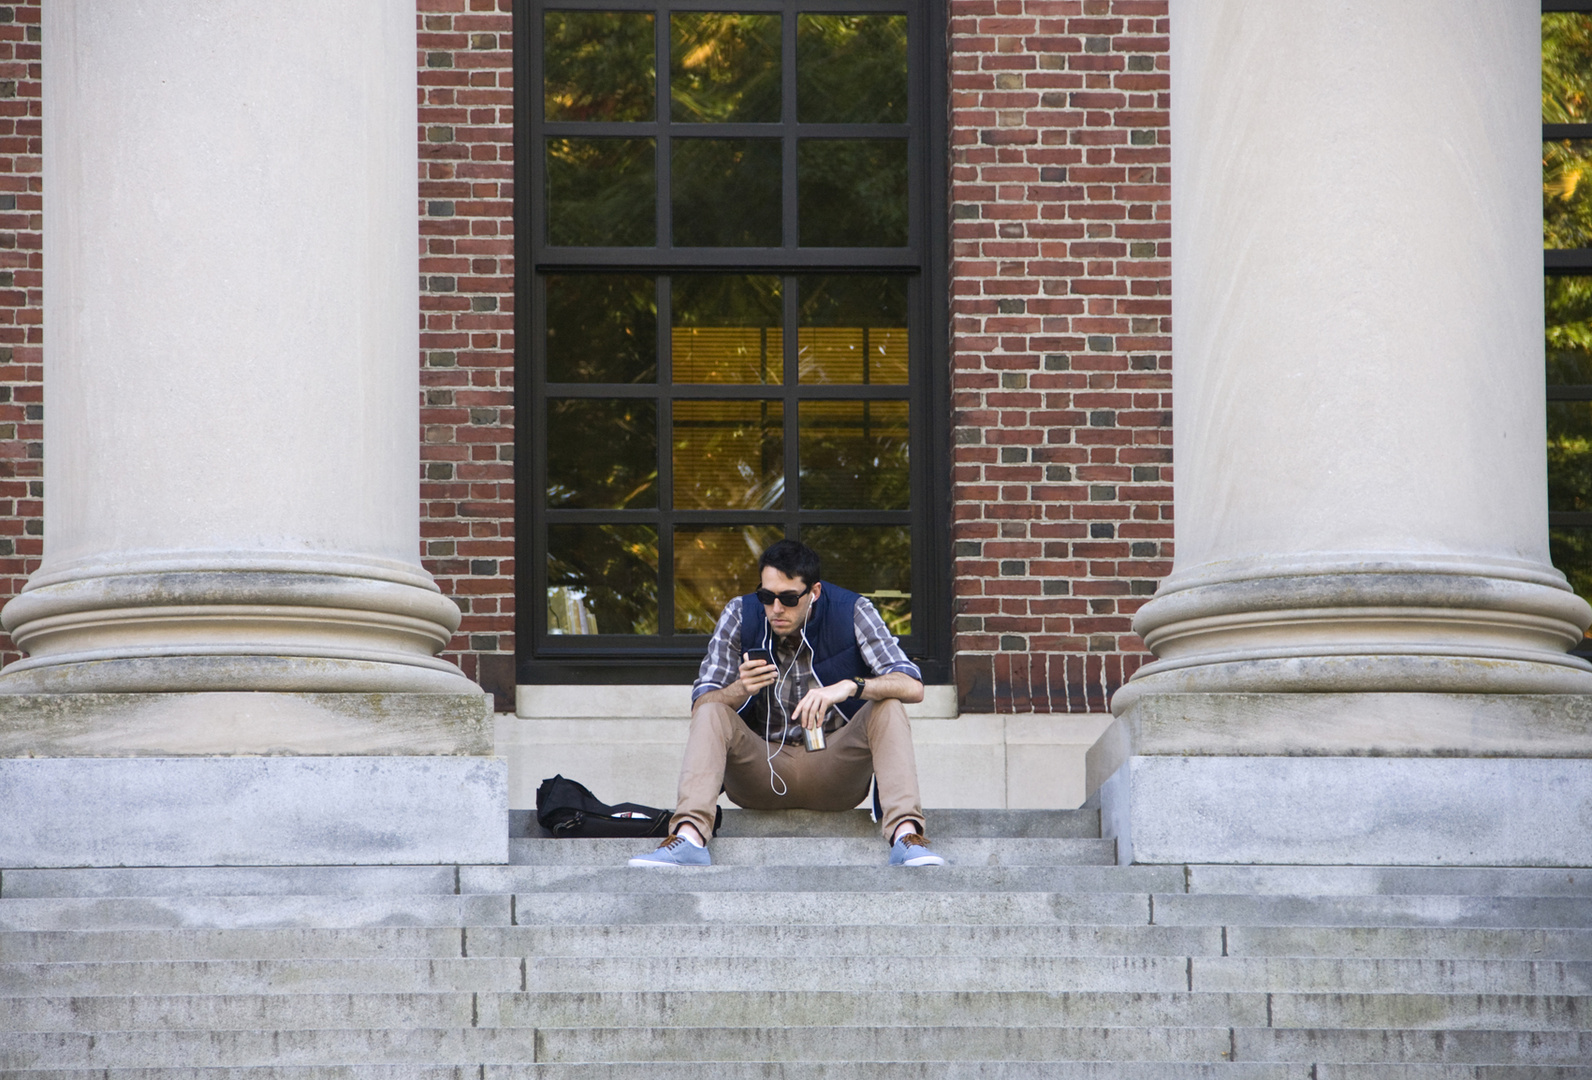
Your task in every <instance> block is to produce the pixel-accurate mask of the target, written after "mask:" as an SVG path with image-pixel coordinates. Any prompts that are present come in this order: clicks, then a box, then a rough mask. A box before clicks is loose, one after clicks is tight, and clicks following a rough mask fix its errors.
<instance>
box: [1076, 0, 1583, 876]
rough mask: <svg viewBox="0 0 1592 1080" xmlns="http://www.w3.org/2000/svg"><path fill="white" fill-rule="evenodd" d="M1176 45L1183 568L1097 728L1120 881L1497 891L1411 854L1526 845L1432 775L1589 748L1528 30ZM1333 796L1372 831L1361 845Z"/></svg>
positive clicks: (1484, 19)
mask: <svg viewBox="0 0 1592 1080" xmlns="http://www.w3.org/2000/svg"><path fill="white" fill-rule="evenodd" d="M1171 27H1172V55H1171V65H1172V98H1171V111H1172V184H1173V188H1172V237H1173V239H1172V253H1173V264H1172V266H1173V278H1172V297H1173V357H1174V369H1173V372H1174V373H1173V380H1174V389H1173V410H1174V413H1173V419H1174V440H1173V442H1174V454H1175V461H1176V479H1175V483H1174V499H1175V507H1176V538H1177V551H1176V559H1175V562H1174V567H1173V572H1172V574H1171V576H1170V577H1169V578H1168V579H1167V580H1166V581H1165V582H1164V583H1163V585H1162V587H1161V589H1160V591H1159V592H1158V593H1157V594H1156V596H1155V598H1154V599H1153V600H1152V601H1150V602H1149V603H1148V604H1146V605H1145V606H1144V608H1143V609H1142V610H1141V611H1140V612H1139V614H1138V616H1137V618H1136V619H1135V621H1134V628H1135V629H1136V630H1137V631H1138V632H1139V633H1140V634H1141V635H1142V636H1143V637H1144V639H1145V641H1146V643H1147V644H1148V645H1149V647H1150V649H1151V650H1152V651H1153V652H1155V654H1156V656H1157V657H1158V659H1157V660H1156V661H1155V662H1154V663H1152V664H1150V665H1147V666H1146V667H1144V668H1143V669H1141V670H1140V671H1139V673H1138V674H1137V676H1136V677H1135V678H1134V680H1133V681H1132V682H1130V683H1129V684H1128V685H1127V686H1126V687H1124V688H1123V690H1122V691H1121V692H1120V693H1119V694H1118V695H1117V697H1116V699H1115V700H1114V701H1113V709H1114V710H1115V711H1116V712H1117V713H1118V715H1119V716H1121V717H1123V719H1124V721H1125V722H1126V728H1127V731H1128V734H1129V735H1130V736H1131V740H1130V741H1131V753H1132V754H1133V755H1136V756H1134V757H1133V758H1132V765H1133V768H1132V769H1130V770H1127V771H1125V772H1124V773H1123V774H1119V777H1118V780H1119V781H1121V783H1120V784H1119V785H1118V786H1119V788H1120V790H1119V791H1118V793H1117V794H1118V795H1119V796H1120V798H1118V800H1117V801H1118V807H1117V809H1118V811H1121V812H1122V813H1125V814H1126V817H1124V819H1123V820H1125V821H1127V820H1131V831H1132V833H1133V843H1134V846H1135V857H1141V858H1148V859H1149V860H1150V861H1166V860H1177V859H1194V860H1196V861H1198V860H1201V859H1204V858H1212V857H1214V858H1218V859H1220V860H1221V861H1227V859H1228V858H1229V857H1232V858H1236V859H1237V860H1238V861H1307V862H1308V861H1318V860H1320V861H1345V860H1347V861H1354V860H1355V859H1356V858H1363V859H1365V860H1366V861H1384V860H1387V859H1391V860H1393V861H1398V860H1399V859H1400V858H1407V859H1409V860H1411V861H1417V862H1418V861H1437V862H1444V861H1465V860H1467V859H1470V858H1480V859H1487V858H1494V859H1500V858H1501V859H1504V860H1505V861H1507V860H1508V858H1509V857H1510V856H1509V855H1508V852H1507V850H1506V849H1509V848H1510V846H1511V845H1512V844H1514V843H1515V840H1518V839H1519V837H1515V838H1514V839H1509V840H1505V839H1503V838H1501V834H1490V833H1488V832H1487V830H1486V829H1484V828H1481V827H1479V826H1477V824H1476V822H1475V820H1474V816H1473V815H1468V814H1467V815H1460V816H1455V815H1453V814H1448V819H1449V821H1450V824H1451V825H1454V830H1453V832H1452V834H1451V835H1449V836H1447V838H1446V839H1440V838H1434V837H1435V834H1429V833H1425V832H1420V829H1423V828H1425V826H1426V825H1427V824H1429V822H1428V821H1427V820H1426V815H1428V814H1430V815H1431V819H1432V820H1433V821H1435V820H1437V819H1439V818H1442V817H1443V816H1444V815H1445V813H1447V810H1446V809H1445V808H1448V809H1451V808H1452V804H1454V803H1455V801H1456V800H1458V802H1459V804H1461V805H1469V806H1471V807H1473V808H1474V807H1481V806H1484V805H1490V804H1488V803H1487V800H1488V799H1489V798H1492V799H1494V800H1495V801H1496V800H1497V799H1503V800H1504V801H1503V802H1501V803H1498V806H1497V807H1496V809H1498V811H1499V813H1500V814H1507V813H1512V812H1516V811H1520V813H1519V814H1517V817H1516V820H1515V821H1514V822H1513V827H1515V828H1517V829H1526V830H1531V829H1535V828H1537V827H1538V826H1539V825H1540V823H1541V822H1540V815H1539V814H1537V813H1536V811H1535V810H1533V811H1531V812H1525V809H1526V808H1525V807H1524V804H1520V805H1516V803H1514V802H1510V801H1509V800H1510V799H1511V798H1512V797H1513V796H1512V795H1511V793H1510V791H1509V789H1508V786H1507V785H1503V786H1500V784H1499V783H1497V782H1495V781H1492V780H1488V779H1486V777H1485V776H1484V775H1483V774H1484V773H1486V770H1485V769H1482V770H1481V771H1479V772H1478V771H1475V770H1472V771H1473V772H1475V775H1470V774H1469V773H1464V768H1463V767H1461V765H1457V764H1454V763H1455V762H1456V761H1460V760H1462V759H1469V758H1472V757H1474V758H1478V759H1479V758H1481V757H1484V756H1485V757H1497V756H1506V757H1507V756H1522V755H1524V756H1526V757H1532V756H1533V755H1539V756H1540V755H1545V754H1552V755H1555V756H1569V757H1574V756H1578V755H1582V754H1585V753H1587V752H1588V751H1592V740H1589V739H1588V737H1587V736H1586V735H1585V732H1586V730H1587V725H1586V723H1585V721H1586V720H1587V719H1589V718H1592V717H1588V716H1587V715H1585V714H1586V710H1585V709H1584V708H1580V706H1579V702H1580V700H1581V699H1580V698H1578V697H1571V696H1570V695H1581V694H1586V693H1588V692H1592V666H1589V665H1588V664H1586V663H1585V662H1584V661H1582V660H1580V659H1577V658H1575V657H1572V656H1569V655H1567V654H1566V650H1567V649H1568V648H1570V647H1572V646H1574V645H1575V644H1576V643H1577V642H1579V641H1580V640H1581V635H1582V632H1583V631H1584V630H1585V629H1586V627H1587V625H1588V623H1589V622H1592V608H1589V607H1588V605H1587V604H1586V603H1585V602H1584V601H1582V600H1581V599H1579V598H1578V597H1576V596H1575V595H1574V594H1573V593H1572V592H1571V591H1570V589H1569V587H1568V586H1567V585H1566V583H1565V579H1564V576H1563V575H1562V574H1561V573H1559V572H1558V571H1557V570H1555V569H1554V568H1553V567H1552V565H1551V564H1550V562H1549V558H1548V544H1547V499H1546V479H1545V478H1546V461H1545V451H1544V441H1545V440H1544V415H1545V406H1544V392H1543V384H1544V366H1543V336H1542V326H1543V323H1542V319H1543V295H1542V248H1541V245H1542V241H1541V214H1542V210H1541V196H1540V166H1539V150H1540V146H1539V124H1540V105H1539V82H1540V75H1539V70H1540V59H1539V48H1540V45H1539V41H1540V30H1539V23H1538V7H1537V5H1535V4H1531V3H1526V2H1524V0H1521V2H1511V3H1499V2H1497V0H1331V2H1327V0H1291V2H1289V3H1275V2H1273V0H1173V3H1172V10H1171ZM1510 695H1539V696H1540V695H1549V696H1550V697H1551V696H1556V695H1563V696H1562V697H1559V698H1558V699H1557V700H1558V701H1559V703H1560V704H1559V705H1553V704H1551V702H1550V703H1549V704H1542V702H1543V701H1546V700H1549V699H1544V698H1540V697H1538V698H1533V699H1532V701H1534V702H1536V704H1527V703H1526V699H1524V698H1515V697H1511V696H1510ZM1576 709H1579V710H1580V711H1579V712H1576V711H1575V710H1576ZM1566 710H1570V711H1568V712H1567V711H1566ZM1572 713H1574V715H1575V716H1576V717H1578V719H1576V720H1575V721H1574V722H1570V723H1567V722H1566V717H1568V716H1570V715H1571V714H1572ZM1578 732H1579V734H1578ZM1367 755H1376V756H1377V760H1378V761H1381V762H1383V763H1382V764H1376V763H1375V762H1373V761H1371V760H1370V759H1369V758H1368V757H1367ZM1411 757H1415V758H1424V759H1425V760H1423V761H1422V762H1420V763H1419V764H1418V765H1415V764H1412V763H1411V762H1409V761H1408V760H1405V761H1404V762H1403V763H1402V764H1397V765H1396V767H1395V765H1390V764H1388V763H1387V762H1388V761H1389V760H1390V759H1396V758H1404V759H1408V758H1411ZM1439 758H1443V759H1447V760H1448V761H1449V764H1448V765H1443V764H1441V763H1438V762H1437V761H1436V760H1435V759H1439ZM1329 760H1336V761H1340V762H1348V764H1346V765H1344V766H1343V768H1345V769H1347V770H1348V771H1347V772H1346V773H1343V774H1342V775H1339V774H1338V773H1330V769H1331V768H1335V767H1336V766H1329V765H1327V764H1325V763H1326V762H1328V761H1329ZM1312 763H1314V764H1312ZM1473 764H1475V762H1473ZM1585 764H1587V763H1586V762H1581V763H1580V765H1585ZM1577 767H1579V766H1577ZM1555 768H1557V767H1554V768H1548V767H1544V770H1543V771H1542V772H1541V776H1540V777H1539V779H1540V782H1541V783H1542V784H1544V785H1551V784H1553V783H1559V782H1561V781H1563V780H1564V777H1563V776H1561V775H1560V774H1559V772H1556V771H1555ZM1410 769H1414V770H1415V771H1414V772H1413V773H1412V772H1410V771H1409V770H1410ZM1399 770H1404V771H1403V772H1400V771H1399ZM1422 770H1426V771H1424V772H1423V771H1422ZM1433 770H1435V771H1433ZM1445 770H1446V771H1445ZM1495 771H1496V770H1495ZM1329 773H1330V775H1329ZM1462 773H1464V775H1463V776H1462V775H1461V774H1462ZM1129 774H1131V785H1129V784H1128V777H1129ZM1318 774H1319V775H1318ZM1487 775H1488V776H1490V775H1491V774H1487ZM1511 775H1513V774H1511ZM1533 775H1535V774H1533ZM1578 775H1579V774H1578ZM1345 777H1348V779H1345ZM1114 783H1116V781H1114ZM1129 786H1131V791H1132V800H1131V806H1132V809H1131V813H1127V812H1126V811H1123V810H1122V808H1123V807H1126V806H1127V805H1129V801H1128V800H1127V797H1126V792H1127V789H1128V787H1129ZM1327 791H1331V792H1332V793H1333V794H1332V796H1331V798H1330V799H1328V801H1327V802H1326V803H1325V804H1321V803H1319V802H1312V801H1311V800H1312V799H1320V798H1324V797H1325V796H1323V794H1322V793H1323V792H1327ZM1346 795H1347V797H1348V798H1349V799H1350V800H1351V801H1352V800H1356V799H1370V800H1373V801H1374V800H1375V799H1377V798H1386V799H1388V800H1389V801H1388V802H1387V803H1386V806H1385V807H1384V809H1385V811H1386V813H1385V814H1381V815H1380V816H1379V814H1377V813H1368V814H1367V815H1365V816H1364V822H1365V823H1368V824H1366V826H1365V827H1366V833H1365V836H1364V837H1363V839H1364V840H1365V841H1366V842H1365V843H1363V844H1360V845H1359V846H1358V847H1356V846H1355V843H1354V842H1353V840H1352V838H1351V840H1350V841H1344V838H1343V836H1342V830H1343V827H1344V826H1343V822H1344V815H1343V813H1341V812H1340V811H1341V810H1342V809H1343V807H1344V803H1343V799H1344V797H1345V796H1346ZM1107 796H1108V801H1110V796H1111V792H1109V791H1108V792H1107ZM1357 808H1358V809H1363V808H1364V807H1357ZM1540 809H1541V807H1537V808H1536V810H1540ZM1559 809H1560V810H1561V811H1563V812H1564V813H1569V814H1571V815H1572V816H1575V815H1577V814H1580V813H1581V812H1582V811H1587V812H1588V813H1592V807H1584V806H1582V805H1581V804H1580V803H1575V802H1572V803H1567V804H1566V805H1564V806H1562V807H1560V808H1559ZM1108 816H1109V815H1108ZM1482 816H1483V817H1487V816H1488V814H1487V813H1485V812H1484V813H1483V815H1482ZM1411 821H1414V822H1416V823H1417V825H1418V826H1419V827H1418V828H1417V832H1418V833H1419V835H1411V836H1403V837H1396V836H1395V832H1396V830H1395V825H1396V824H1397V823H1399V822H1402V823H1404V824H1406V825H1407V824H1409V823H1410V822H1411ZM1272 826H1275V828H1272ZM1124 829H1126V826H1124ZM1322 830H1325V833H1323V834H1322V835H1320V836H1319V837H1318V839H1320V840H1321V842H1320V843H1315V841H1313V840H1311V839H1310V837H1312V836H1316V835H1317V833H1320V832H1321V831H1322ZM1390 830H1394V831H1390ZM1351 832H1352V830H1351ZM1257 836H1261V837H1263V838H1264V842H1261V843H1260V844H1259V846H1256V845H1255V844H1253V843H1250V842H1249V841H1251V840H1254V839H1255V837H1257ZM1151 838H1154V840H1153V842H1152V840H1151ZM1329 840H1330V841H1332V842H1330V843H1329V842H1328V841H1329ZM1373 840H1374V842H1373ZM1312 844H1314V845H1315V846H1312ZM1146 845H1148V846H1146ZM1478 852H1479V853H1480V854H1477V853H1478Z"/></svg>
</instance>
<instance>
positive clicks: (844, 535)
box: [802, 525, 912, 637]
mask: <svg viewBox="0 0 1592 1080" xmlns="http://www.w3.org/2000/svg"><path fill="white" fill-rule="evenodd" d="M802 543H804V544H806V545H807V546H808V547H810V548H812V549H813V550H814V551H816V552H818V555H819V557H820V558H822V559H823V560H824V570H823V574H824V579H825V580H826V581H833V582H834V583H835V584H836V585H841V586H844V587H845V588H848V589H851V590H853V591H854V592H860V593H862V594H863V595H864V596H866V597H867V598H868V599H870V600H872V601H873V606H874V607H876V608H878V609H879V614H880V615H881V616H883V617H884V623H885V625H886V626H888V627H889V628H890V632H891V633H892V634H895V635H896V636H897V637H901V636H903V635H906V634H910V633H912V530H911V529H909V528H907V527H906V526H905V525H885V526H875V525H866V526H860V527H859V526H851V525H808V526H807V527H805V528H804V529H802Z"/></svg>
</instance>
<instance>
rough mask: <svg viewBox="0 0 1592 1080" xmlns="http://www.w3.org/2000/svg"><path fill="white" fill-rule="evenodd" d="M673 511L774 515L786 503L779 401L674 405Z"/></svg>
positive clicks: (783, 423)
mask: <svg viewBox="0 0 1592 1080" xmlns="http://www.w3.org/2000/svg"><path fill="white" fill-rule="evenodd" d="M672 438H673V443H674V506H675V509H676V510H772V509H776V508H778V507H779V506H780V505H781V504H782V503H783V502H784V498H785V411H784V405H783V403H781V402H780V401H778V400H755V401H733V400H731V401H725V400H718V401H676V402H675V403H674V424H673V429H672Z"/></svg>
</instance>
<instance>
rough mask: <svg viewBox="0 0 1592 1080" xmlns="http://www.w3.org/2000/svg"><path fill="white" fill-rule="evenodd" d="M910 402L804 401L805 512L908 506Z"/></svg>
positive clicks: (801, 454)
mask: <svg viewBox="0 0 1592 1080" xmlns="http://www.w3.org/2000/svg"><path fill="white" fill-rule="evenodd" d="M907 412H908V410H907V403H906V402H905V401H827V400H826V401H804V402H802V403H801V406H800V414H799V421H800V422H799V430H800V433H801V434H800V436H799V441H798V450H799V454H798V457H799V459H800V461H801V505H802V509H803V510H905V509H907V508H909V507H910V506H911V503H912V498H911V489H910V486H909V484H908V480H909V479H910V470H909V468H908V461H907V454H908V449H907V448H908V438H907V436H908V424H907Z"/></svg>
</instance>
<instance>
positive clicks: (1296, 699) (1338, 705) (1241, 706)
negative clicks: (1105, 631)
mask: <svg viewBox="0 0 1592 1080" xmlns="http://www.w3.org/2000/svg"><path fill="white" fill-rule="evenodd" d="M1122 724H1123V726H1124V728H1125V732H1126V735H1127V738H1128V739H1129V740H1131V745H1132V751H1131V752H1132V753H1134V754H1137V755H1151V756H1159V755H1170V756H1189V757H1200V756H1229V755H1230V756H1238V757H1279V756H1280V757H1311V756H1325V757H1481V758H1490V757H1520V758H1592V696H1587V695H1582V694H1442V693H1344V694H1286V693H1275V694H1258V693H1257V694H1220V693H1212V694H1146V695H1144V696H1143V697H1141V698H1139V699H1137V700H1136V701H1134V702H1133V703H1132V704H1130V705H1129V706H1128V707H1127V708H1126V709H1125V710H1124V711H1123V714H1122ZM1122 749H1124V750H1125V749H1126V747H1123V748H1122ZM1120 763H1121V758H1120V756H1119V757H1118V759H1117V761H1116V762H1115V763H1113V764H1111V766H1110V768H1109V769H1108V770H1107V775H1108V774H1109V772H1111V771H1115V767H1116V765H1118V764H1120ZM1100 779H1104V777H1103V776H1101V777H1100Z"/></svg>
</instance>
